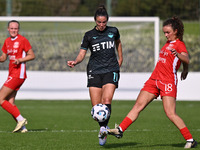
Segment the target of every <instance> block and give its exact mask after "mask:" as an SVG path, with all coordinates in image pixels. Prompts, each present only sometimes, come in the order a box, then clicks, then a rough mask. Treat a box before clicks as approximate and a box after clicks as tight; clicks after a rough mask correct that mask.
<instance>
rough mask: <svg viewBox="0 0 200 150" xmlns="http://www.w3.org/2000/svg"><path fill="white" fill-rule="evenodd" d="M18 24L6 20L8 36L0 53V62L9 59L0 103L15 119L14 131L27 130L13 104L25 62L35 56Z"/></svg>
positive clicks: (25, 122)
mask: <svg viewBox="0 0 200 150" xmlns="http://www.w3.org/2000/svg"><path fill="white" fill-rule="evenodd" d="M19 28H20V24H19V22H18V21H16V20H11V21H10V22H8V32H9V34H10V37H8V38H7V39H6V40H5V42H4V45H3V47H2V52H3V53H2V55H1V56H0V62H4V61H6V59H7V57H8V58H9V60H10V63H9V74H8V79H7V80H6V81H5V83H4V85H3V86H2V88H1V89H0V105H1V107H2V108H3V109H5V110H6V111H7V112H8V113H10V114H11V115H12V116H13V118H14V119H15V120H16V121H17V126H16V127H15V129H14V130H13V133H14V132H17V131H21V132H22V133H24V132H27V131H28V130H27V129H26V127H25V125H26V124H27V120H26V118H24V117H23V116H22V115H21V113H20V111H19V109H18V108H17V106H16V105H15V97H16V95H17V91H18V90H19V89H20V87H21V85H22V84H23V83H24V81H25V79H26V77H27V76H26V62H27V61H29V60H33V59H34V58H35V55H34V52H33V50H32V47H31V45H30V43H29V41H28V40H27V39H26V38H25V37H23V36H22V35H20V34H19Z"/></svg>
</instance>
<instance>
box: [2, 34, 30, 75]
mask: <svg viewBox="0 0 200 150" xmlns="http://www.w3.org/2000/svg"><path fill="white" fill-rule="evenodd" d="M31 48H32V47H31V45H30V43H29V41H28V40H27V39H26V38H25V37H23V36H22V35H20V34H18V35H17V36H16V37H15V38H11V37H9V38H7V39H6V40H5V42H4V45H3V47H2V51H3V53H6V54H7V55H8V57H9V60H10V63H9V76H12V77H16V78H20V79H25V78H26V77H27V76H26V64H25V63H20V64H19V65H16V64H13V62H14V60H15V59H19V58H24V57H25V56H26V52H28V50H30V49H31Z"/></svg>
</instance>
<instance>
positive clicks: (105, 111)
mask: <svg viewBox="0 0 200 150" xmlns="http://www.w3.org/2000/svg"><path fill="white" fill-rule="evenodd" d="M91 115H92V118H93V119H94V120H96V121H97V122H104V121H105V120H107V119H108V118H109V117H110V110H109V108H108V107H107V106H106V105H104V104H96V105H94V106H93V107H92V110H91Z"/></svg>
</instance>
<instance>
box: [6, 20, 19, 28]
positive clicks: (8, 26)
mask: <svg viewBox="0 0 200 150" xmlns="http://www.w3.org/2000/svg"><path fill="white" fill-rule="evenodd" d="M12 22H16V23H17V24H18V26H19V28H20V23H19V21H17V20H11V21H9V22H8V27H9V25H10V23H12Z"/></svg>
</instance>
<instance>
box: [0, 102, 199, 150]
mask: <svg viewBox="0 0 200 150" xmlns="http://www.w3.org/2000/svg"><path fill="white" fill-rule="evenodd" d="M134 103H135V101H117V100H114V101H113V103H112V115H111V119H110V122H109V127H110V128H113V127H114V124H115V123H120V122H121V121H122V120H123V118H124V117H125V116H126V114H127V113H128V112H129V110H130V109H131V108H132V106H133V105H134ZM16 104H17V106H18V107H19V109H20V111H21V113H22V115H23V116H24V117H26V118H27V120H28V125H27V126H26V127H27V129H28V130H29V132H28V133H12V130H13V129H14V128H15V126H16V123H15V121H14V119H13V118H12V117H11V116H10V114H8V113H7V112H6V111H5V110H3V109H2V108H1V109H0V114H1V121H0V150H97V149H101V150H102V149H109V150H110V149H120V150H128V149H138V150H155V149H157V150H161V149H166V150H176V149H177V150H178V149H183V147H184V145H185V140H184V139H183V137H182V135H181V134H180V132H179V130H178V129H177V128H176V127H175V126H174V125H173V124H172V123H171V122H170V121H169V120H168V118H167V117H166V116H165V113H164V111H163V106H162V102H161V101H159V100H158V101H153V102H152V103H150V104H149V106H148V107H147V108H146V109H145V110H144V111H142V112H141V114H140V116H139V118H138V120H137V121H136V122H135V123H133V124H132V125H131V126H130V127H129V128H128V129H127V130H126V131H125V132H124V136H123V138H122V139H117V138H115V137H114V136H111V135H109V136H108V138H107V143H106V145H105V146H99V144H98V137H97V135H98V132H99V125H98V123H97V122H96V121H94V120H93V119H92V117H91V115H90V110H91V104H90V101H89V100H81V101H67V100H66V101H56V100H55V101H54V100H51V101H49V100H17V101H16ZM199 108H200V101H177V110H176V111H177V113H178V114H179V116H180V117H182V119H183V120H184V122H185V123H186V125H187V127H188V128H189V130H190V132H191V133H192V135H193V138H194V139H196V141H197V142H199V137H200V127H199V125H200V117H199V116H200V111H199ZM198 147H199V146H198ZM198 147H197V149H198Z"/></svg>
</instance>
